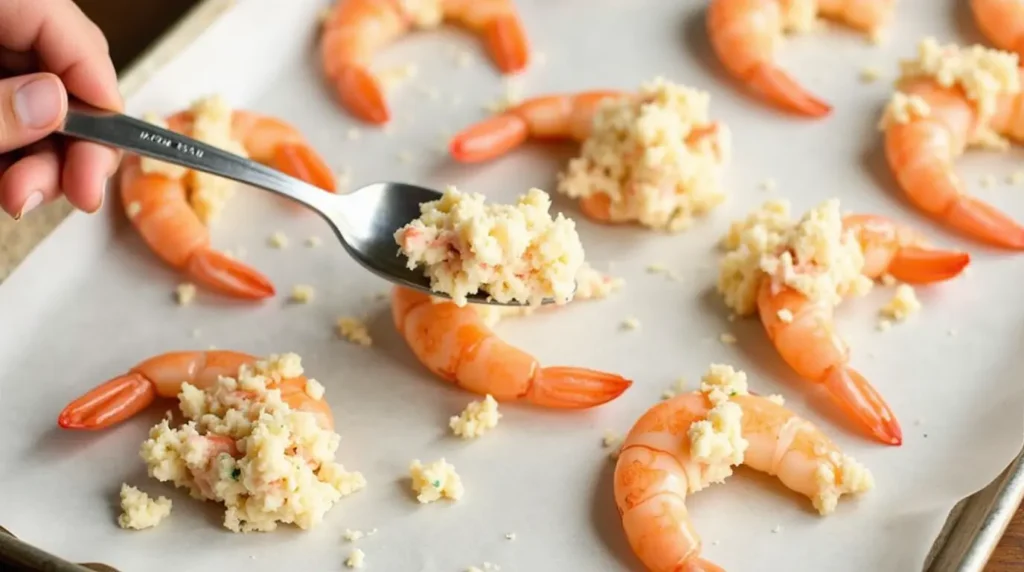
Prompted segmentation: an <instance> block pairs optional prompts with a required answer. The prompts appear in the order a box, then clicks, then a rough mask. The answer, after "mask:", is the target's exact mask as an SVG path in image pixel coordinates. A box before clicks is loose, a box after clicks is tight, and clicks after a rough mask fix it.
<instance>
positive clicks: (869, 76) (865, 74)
mask: <svg viewBox="0 0 1024 572" xmlns="http://www.w3.org/2000/svg"><path fill="white" fill-rule="evenodd" d="M881 75H882V72H881V70H879V69H878V68H877V67H876V66H866V67H863V68H861V70H860V80H861V81H862V82H864V83H872V82H874V81H878V78H879V77H881Z"/></svg>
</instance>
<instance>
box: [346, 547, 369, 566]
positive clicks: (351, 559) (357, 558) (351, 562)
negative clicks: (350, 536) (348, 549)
mask: <svg viewBox="0 0 1024 572" xmlns="http://www.w3.org/2000/svg"><path fill="white" fill-rule="evenodd" d="M365 563H366V553H365V552H363V551H362V550H360V549H358V548H356V549H355V550H353V551H352V553H351V554H349V555H348V558H347V559H345V566H348V567H349V568H362V567H363V564H365Z"/></svg>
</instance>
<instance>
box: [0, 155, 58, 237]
mask: <svg viewBox="0 0 1024 572" xmlns="http://www.w3.org/2000/svg"><path fill="white" fill-rule="evenodd" d="M59 185H60V156H59V155H58V153H57V149H56V148H55V147H54V145H53V144H52V142H51V141H41V142H40V143H38V144H36V145H34V146H33V147H32V149H30V150H29V152H28V154H27V155H26V156H25V157H22V158H21V159H20V160H18V161H17V162H15V163H14V164H13V165H11V166H10V167H9V168H8V169H7V170H6V171H4V174H3V176H0V207H2V208H3V209H4V210H5V211H7V213H8V214H10V215H11V216H12V217H14V219H15V220H17V219H20V218H21V217H22V216H24V215H25V214H26V213H28V212H29V211H31V210H32V209H34V208H36V207H38V206H39V205H41V204H44V203H47V202H49V201H51V200H53V199H54V198H56V197H57V196H58V195H60V186H59Z"/></svg>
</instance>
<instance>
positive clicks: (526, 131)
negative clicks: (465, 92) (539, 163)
mask: <svg viewBox="0 0 1024 572" xmlns="http://www.w3.org/2000/svg"><path fill="white" fill-rule="evenodd" d="M529 137H530V128H529V125H527V123H526V121H525V120H523V118H521V117H519V116H518V115H516V114H515V113H502V114H501V115H496V116H494V117H491V118H489V119H485V120H483V121H481V122H480V123H477V124H475V125H472V126H470V127H468V128H466V129H465V130H463V131H460V132H459V133H457V134H456V135H455V137H453V138H452V140H451V144H450V145H449V153H450V154H451V156H452V157H453V158H454V159H455V160H456V161H459V162H460V163H479V162H482V161H489V160H491V159H494V158H496V157H500V156H502V155H504V154H505V153H508V152H509V151H511V150H512V149H515V148H516V147H519V146H520V145H522V144H523V143H525V142H526V140H527V139H528V138H529Z"/></svg>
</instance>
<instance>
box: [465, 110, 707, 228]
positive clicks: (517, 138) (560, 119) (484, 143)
mask: <svg viewBox="0 0 1024 572" xmlns="http://www.w3.org/2000/svg"><path fill="white" fill-rule="evenodd" d="M631 97H636V96H635V95H634V94H630V93H628V92H624V91H615V90H594V91H585V92H581V93H575V94H556V95H546V96H540V97H534V98H531V99H528V100H526V101H524V102H522V103H520V104H519V105H516V106H515V107H512V108H510V109H508V110H506V111H504V112H503V113H500V114H498V115H495V116H494V117H491V118H488V119H485V120H483V121H481V122H479V123H476V124H474V125H471V126H469V127H467V128H466V129H464V130H462V131H460V132H458V133H456V134H455V136H454V137H452V139H451V142H450V143H449V148H448V149H449V153H450V155H451V156H452V158H453V159H455V160H456V161H459V162H460V163H479V162H483V161H489V160H491V159H495V158H497V157H500V156H502V155H504V154H506V153H508V152H509V151H511V150H513V149H515V148H516V147H519V146H520V145H522V144H523V143H525V142H526V141H528V140H530V139H533V140H541V141H545V140H547V141H551V140H556V141H563V140H564V141H575V142H582V141H583V140H585V139H586V138H587V137H589V136H590V133H591V131H592V129H593V124H594V116H595V114H596V113H597V111H598V109H599V108H600V107H601V105H602V104H603V103H605V102H606V101H610V100H614V99H622V98H631ZM720 134H721V132H720V131H719V128H718V124H717V123H710V124H708V125H706V126H704V127H703V128H700V129H695V130H694V131H692V132H691V133H690V135H689V137H688V138H687V143H688V144H690V145H696V144H698V143H700V141H701V140H705V139H707V140H710V141H711V142H712V143H713V144H717V143H718V141H719V140H718V139H717V137H718V136H719V135H720ZM716 149H717V147H716ZM579 204H580V209H581V210H582V211H583V213H584V214H585V215H587V216H588V217H590V218H591V219H593V220H595V221H599V222H609V221H610V220H611V214H610V205H611V199H610V198H609V197H608V195H606V194H604V193H594V194H591V195H587V196H585V197H581V198H580V203H579Z"/></svg>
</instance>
